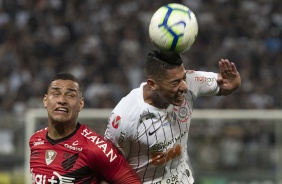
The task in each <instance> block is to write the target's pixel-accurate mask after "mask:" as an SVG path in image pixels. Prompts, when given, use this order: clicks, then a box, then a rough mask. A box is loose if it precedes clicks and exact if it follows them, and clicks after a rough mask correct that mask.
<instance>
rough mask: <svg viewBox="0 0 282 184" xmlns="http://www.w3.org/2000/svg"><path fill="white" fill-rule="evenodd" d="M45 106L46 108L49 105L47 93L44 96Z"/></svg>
mask: <svg viewBox="0 0 282 184" xmlns="http://www.w3.org/2000/svg"><path fill="white" fill-rule="evenodd" d="M43 106H44V107H45V108H46V107H47V94H45V95H44V97H43Z"/></svg>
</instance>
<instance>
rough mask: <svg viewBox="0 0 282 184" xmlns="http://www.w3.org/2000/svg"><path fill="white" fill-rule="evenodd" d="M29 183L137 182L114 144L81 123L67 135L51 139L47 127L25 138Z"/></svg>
mask: <svg viewBox="0 0 282 184" xmlns="http://www.w3.org/2000/svg"><path fill="white" fill-rule="evenodd" d="M29 146H30V150H31V155H30V170H31V174H32V180H33V183H36V184H37V183H42V184H45V183H46V184H47V183H51V184H55V183H89V184H96V183H99V180H101V179H104V180H106V181H108V182H110V183H117V184H119V183H120V184H125V183H136V184H137V183H141V182H140V180H139V178H138V176H137V175H136V174H135V172H133V171H132V170H131V167H130V166H129V165H128V163H127V162H126V161H125V159H124V157H123V156H121V155H120V154H119V153H118V151H117V150H116V149H115V148H114V146H113V145H112V144H111V143H110V142H109V141H107V140H105V139H104V138H103V137H102V136H100V135H99V134H97V133H96V132H94V131H92V130H90V129H89V128H88V127H87V126H85V125H79V126H78V129H77V130H76V132H74V133H73V134H71V135H70V136H68V137H66V138H63V139H60V140H56V141H53V140H51V139H50V138H49V137H48V136H47V128H45V129H42V130H40V131H37V132H36V133H35V134H34V135H33V136H32V137H31V138H30V142H29Z"/></svg>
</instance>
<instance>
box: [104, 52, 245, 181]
mask: <svg viewBox="0 0 282 184" xmlns="http://www.w3.org/2000/svg"><path fill="white" fill-rule="evenodd" d="M144 71H145V76H146V77H147V82H145V83H142V84H141V85H140V87H139V88H136V89H133V90H132V91H131V92H130V93H129V94H128V95H127V96H126V97H124V98H122V100H121V101H120V102H119V103H118V105H117V106H116V107H115V108H114V110H113V111H112V114H111V116H110V118H109V122H108V126H107V130H106V132H105V137H106V138H107V139H110V140H112V142H113V143H114V144H115V145H116V146H117V147H118V148H119V149H120V150H121V152H122V154H123V155H124V156H125V157H126V159H127V161H128V162H129V163H130V165H131V166H132V167H133V169H134V170H135V171H136V173H137V174H138V175H139V177H140V179H141V181H142V182H143V183H146V184H148V183H153V184H179V183H183V184H193V183H194V178H193V176H192V172H191V168H190V166H189V163H188V153H187V150H188V149H189V146H188V145H187V141H188V133H189V126H190V121H191V116H192V111H193V105H194V102H195V99H196V98H197V97H200V96H211V95H228V94H230V93H232V92H233V91H234V90H235V89H237V88H239V86H240V85H241V78H240V75H239V73H238V71H237V69H236V67H235V65H234V63H231V62H229V61H228V60H225V59H222V60H220V61H219V73H213V72H201V71H191V70H189V71H186V70H185V68H184V66H183V63H182V59H181V56H180V55H179V54H177V53H170V52H160V51H152V52H150V53H149V54H148V57H147V62H146V64H145V70H144Z"/></svg>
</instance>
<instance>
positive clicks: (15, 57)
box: [0, 0, 282, 168]
mask: <svg viewBox="0 0 282 184" xmlns="http://www.w3.org/2000/svg"><path fill="white" fill-rule="evenodd" d="M169 2H170V1H167V0H163V1H149V0H142V1H130V0H119V1H111V0H39V1H34V0H2V1H0V114H2V115H4V114H5V113H14V114H23V113H24V112H25V110H26V109H28V108H41V107H42V98H43V95H44V93H45V92H46V89H45V87H46V86H47V82H48V81H49V79H50V77H52V76H53V75H54V74H55V73H57V72H60V71H68V72H71V73H73V74H74V75H76V76H77V77H79V78H80V79H81V80H82V81H83V86H84V89H85V90H84V91H85V94H84V96H85V103H86V104H85V107H86V108H113V107H114V106H115V104H116V103H117V102H118V101H119V100H120V99H121V97H122V96H124V95H125V94H127V93H128V92H129V91H130V89H132V88H134V87H137V85H139V83H140V82H141V81H143V71H142V65H143V61H144V60H145V56H146V53H147V52H148V51H149V49H151V48H153V45H152V43H151V42H150V39H149V35H148V26H149V22H150V18H151V16H152V14H153V13H154V11H155V10H156V9H157V8H159V7H160V6H161V5H164V4H166V3H169ZM173 2H178V3H182V4H184V5H187V6H188V7H190V8H191V9H192V11H193V12H194V13H195V15H196V17H197V20H198V24H199V33H198V37H197V39H196V41H195V43H194V45H193V46H192V47H191V48H190V49H189V50H188V51H187V52H185V53H183V54H182V57H183V60H184V62H185V65H186V66H187V67H186V68H189V69H193V70H204V71H217V67H218V66H217V62H218V61H219V59H221V58H228V59H229V60H231V61H233V62H235V64H236V66H237V69H238V70H239V72H240V74H241V78H242V87H241V88H240V89H239V90H237V91H236V92H235V93H234V95H230V96H228V97H208V98H202V99H199V100H198V101H197V102H196V104H195V108H196V109H210V108H214V109H280V108H281V107H282V85H281V84H282V72H281V71H282V54H281V53H282V34H281V31H282V5H281V1H280V0H245V1H240V0H215V1H204V0H198V1H188V0H183V1H173ZM235 125H236V123H235ZM235 125H232V126H233V127H229V125H221V126H225V129H223V130H221V129H219V128H218V129H216V128H215V127H213V130H214V129H216V130H217V131H221V132H218V134H217V135H215V133H214V134H211V135H205V136H204V137H202V138H201V139H200V140H201V142H199V144H197V145H195V146H194V149H196V148H195V147H201V144H211V146H212V141H213V140H215V139H218V137H219V135H221V136H223V135H224V136H227V137H229V138H230V139H224V140H222V142H221V143H220V145H218V147H221V148H222V150H225V151H228V150H229V151H231V149H228V147H230V146H232V145H233V147H232V148H233V149H234V151H233V152H232V151H231V152H232V153H233V154H234V153H238V155H237V157H236V158H234V157H232V158H221V159H226V161H225V162H224V163H225V164H228V163H230V164H229V165H223V166H224V167H226V168H230V167H232V168H236V167H237V166H236V167H235V166H234V163H238V162H237V160H236V159H240V158H241V157H240V154H242V153H243V151H249V152H250V153H249V154H253V153H254V148H258V147H259V146H260V143H261V144H263V143H265V141H268V143H269V144H267V146H269V145H273V134H271V133H269V128H265V126H268V125H267V124H265V123H262V126H260V127H259V128H256V129H255V130H253V129H250V128H246V127H244V126H235ZM207 126H208V125H207ZM230 126H231V125H230ZM234 126H235V127H234ZM250 126H251V125H250ZM191 128H192V129H193V127H191ZM230 129H232V130H234V129H235V130H236V131H235V132H236V133H234V131H229V130H230ZM194 130H195V132H197V131H196V130H197V129H196V128H195V129H194ZM251 130H252V131H253V132H250V131H251ZM193 134H194V135H193ZM200 134H201V133H199V134H196V133H191V137H192V138H193V136H194V137H197V135H200ZM209 136H212V138H210V137H209ZM256 136H260V139H259V140H261V141H262V142H258V143H257V144H258V145H254V144H253V143H254V142H253V139H254V137H256ZM238 140H239V141H238ZM228 141H229V142H228ZM230 142H231V143H230ZM242 142H245V143H246V142H247V143H249V146H250V147H249V148H250V150H244V149H242ZM232 143H233V144H232ZM224 146H225V147H224ZM226 147H227V148H226ZM214 148H216V147H210V150H207V151H206V152H205V151H202V155H201V154H197V155H194V156H195V157H202V158H199V160H201V161H202V162H204V161H205V159H203V158H207V156H206V155H205V154H206V153H209V152H210V151H215V152H216V151H220V150H221V149H217V150H214ZM191 149H193V146H191ZM199 149H200V148H199ZM205 149H208V148H205ZM252 151H253V152H252ZM239 153H240V154H239ZM209 155H210V156H212V155H211V154H209ZM216 155H217V154H214V156H216ZM226 155H228V154H226ZM229 155H230V154H229ZM245 155H246V154H245ZM250 158H253V159H255V157H252V155H251V156H250ZM217 159H219V158H217V157H216V158H211V159H206V163H204V164H203V165H205V166H209V165H211V168H214V166H213V165H212V164H214V162H212V161H216V160H217ZM234 159H235V160H234ZM258 159H259V158H258ZM246 160H248V161H249V162H251V160H249V159H246ZM216 163H218V162H216ZM254 163H256V162H254ZM232 164H233V165H232ZM261 164H262V163H261ZM268 164H269V162H268ZM254 167H255V166H254Z"/></svg>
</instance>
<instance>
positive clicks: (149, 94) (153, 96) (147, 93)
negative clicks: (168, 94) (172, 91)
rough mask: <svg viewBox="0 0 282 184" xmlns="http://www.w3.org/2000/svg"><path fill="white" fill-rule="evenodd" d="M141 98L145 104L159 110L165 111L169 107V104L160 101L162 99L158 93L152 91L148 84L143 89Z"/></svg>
mask: <svg viewBox="0 0 282 184" xmlns="http://www.w3.org/2000/svg"><path fill="white" fill-rule="evenodd" d="M143 98H144V101H145V103H147V104H149V105H151V106H153V107H156V108H159V109H166V108H167V107H168V106H169V103H167V102H165V101H164V100H162V99H163V98H162V97H161V96H160V95H159V93H158V92H156V91H153V90H152V89H151V88H150V86H149V85H148V84H145V85H144V87H143Z"/></svg>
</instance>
